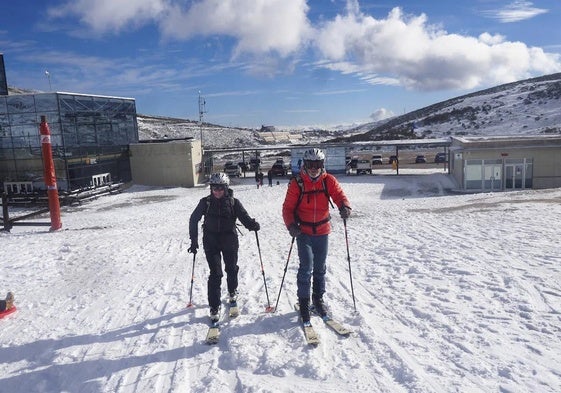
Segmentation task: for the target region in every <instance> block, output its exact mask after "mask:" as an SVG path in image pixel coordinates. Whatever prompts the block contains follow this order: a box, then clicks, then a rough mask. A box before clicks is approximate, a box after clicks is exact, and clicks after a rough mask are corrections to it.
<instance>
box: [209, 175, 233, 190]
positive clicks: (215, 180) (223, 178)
mask: <svg viewBox="0 0 561 393" xmlns="http://www.w3.org/2000/svg"><path fill="white" fill-rule="evenodd" d="M208 184H210V185H211V186H218V185H220V186H225V187H228V186H229V185H230V178H229V177H228V175H227V174H225V173H224V172H216V173H213V174H212V175H210V179H209V181H208Z"/></svg>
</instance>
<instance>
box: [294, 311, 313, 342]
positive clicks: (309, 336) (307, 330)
mask: <svg viewBox="0 0 561 393" xmlns="http://www.w3.org/2000/svg"><path fill="white" fill-rule="evenodd" d="M294 309H295V310H296V311H300V304H298V303H296V304H295V305H294ZM298 319H299V320H300V322H301V323H302V328H303V329H304V337H305V338H306V343H307V344H308V345H310V346H312V347H317V346H318V345H319V336H318V335H317V333H316V331H315V329H314V327H313V326H312V323H311V322H310V321H308V322H304V321H302V318H300V317H298Z"/></svg>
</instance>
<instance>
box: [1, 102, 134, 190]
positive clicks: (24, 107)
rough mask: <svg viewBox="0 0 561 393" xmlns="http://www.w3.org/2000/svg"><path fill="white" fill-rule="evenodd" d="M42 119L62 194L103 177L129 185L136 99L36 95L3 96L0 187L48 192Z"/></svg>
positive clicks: (90, 184)
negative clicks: (28, 184)
mask: <svg viewBox="0 0 561 393" xmlns="http://www.w3.org/2000/svg"><path fill="white" fill-rule="evenodd" d="M41 116H46V118H47V123H48V124H49V129H50V131H51V143H52V149H53V159H54V162H55V170H56V176H57V183H58V188H59V190H67V191H70V190H76V189H80V188H84V187H89V186H92V185H94V184H93V183H94V180H93V178H94V177H96V176H99V175H107V174H109V178H111V179H112V180H113V181H119V182H127V181H130V180H131V169H130V163H129V144H131V143H136V142H138V126H137V121H136V105H135V100H134V99H132V98H120V97H107V96H91V95H85V94H74V93H37V94H17V95H8V96H0V182H1V183H2V184H4V183H6V182H32V184H33V189H35V190H37V189H42V188H44V184H43V164H42V156H41V140H40V135H39V126H40V123H41ZM3 188H4V187H3Z"/></svg>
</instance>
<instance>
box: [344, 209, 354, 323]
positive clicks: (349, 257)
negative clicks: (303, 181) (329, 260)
mask: <svg viewBox="0 0 561 393" xmlns="http://www.w3.org/2000/svg"><path fill="white" fill-rule="evenodd" d="M343 225H344V227H345V242H346V243H347V261H349V277H350V278H351V293H352V296H353V305H354V308H355V312H356V301H355V290H354V288H353V273H352V271H351V254H350V252H349V236H348V234H347V219H346V218H344V219H343Z"/></svg>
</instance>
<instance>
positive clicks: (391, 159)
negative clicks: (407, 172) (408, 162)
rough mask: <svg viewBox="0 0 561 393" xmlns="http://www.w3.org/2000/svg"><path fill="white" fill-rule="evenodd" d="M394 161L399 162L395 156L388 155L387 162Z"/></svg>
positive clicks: (391, 162)
mask: <svg viewBox="0 0 561 393" xmlns="http://www.w3.org/2000/svg"><path fill="white" fill-rule="evenodd" d="M394 162H399V160H398V159H397V156H390V158H389V159H388V164H393V163H394Z"/></svg>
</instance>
